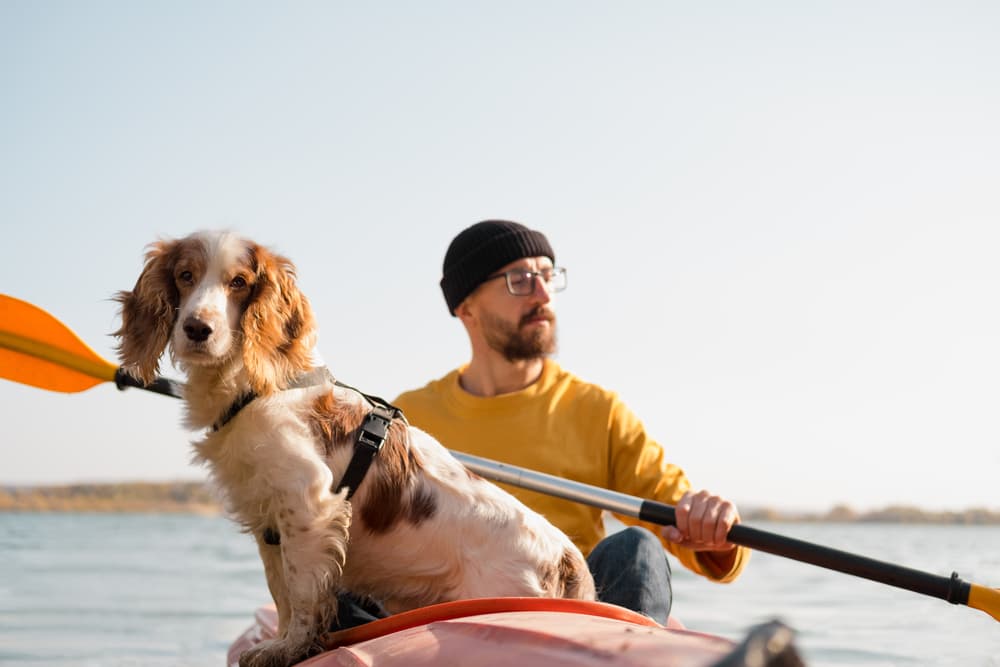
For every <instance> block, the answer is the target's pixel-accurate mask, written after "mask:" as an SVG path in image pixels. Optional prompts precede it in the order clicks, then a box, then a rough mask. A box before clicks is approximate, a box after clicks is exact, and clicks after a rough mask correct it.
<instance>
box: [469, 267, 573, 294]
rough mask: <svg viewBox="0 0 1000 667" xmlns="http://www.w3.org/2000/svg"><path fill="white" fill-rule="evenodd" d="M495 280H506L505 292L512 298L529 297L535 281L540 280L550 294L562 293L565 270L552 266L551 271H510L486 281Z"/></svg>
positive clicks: (564, 283) (494, 275) (533, 290)
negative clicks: (512, 296) (511, 295)
mask: <svg viewBox="0 0 1000 667" xmlns="http://www.w3.org/2000/svg"><path fill="white" fill-rule="evenodd" d="M497 278H506V279H507V291H508V292H510V293H511V294H513V295H514V296H531V295H532V294H534V293H535V280H536V279H538V278H541V279H542V283H543V284H544V285H545V289H547V290H548V291H550V292H562V291H563V290H564V289H566V269H564V268H563V267H561V266H554V267H552V268H551V269H542V270H541V271H527V270H525V269H512V270H510V271H504V272H503V273H494V274H493V275H492V276H488V277H487V278H486V279H485V280H483V282H486V281H487V280H496V279H497Z"/></svg>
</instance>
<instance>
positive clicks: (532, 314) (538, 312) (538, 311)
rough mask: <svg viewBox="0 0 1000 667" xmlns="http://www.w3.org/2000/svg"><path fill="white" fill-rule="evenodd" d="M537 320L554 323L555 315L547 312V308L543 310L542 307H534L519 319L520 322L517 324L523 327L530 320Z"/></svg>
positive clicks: (549, 311)
mask: <svg viewBox="0 0 1000 667" xmlns="http://www.w3.org/2000/svg"><path fill="white" fill-rule="evenodd" d="M538 318H542V319H544V320H548V321H549V322H555V321H556V314H555V313H554V312H552V311H551V310H549V309H548V308H545V307H544V306H536V307H534V308H532V309H531V310H530V311H528V312H527V313H525V315H524V316H523V317H521V321H520V323H519V324H518V326H524V325H525V324H527V323H528V322H530V321H531V320H536V319H538Z"/></svg>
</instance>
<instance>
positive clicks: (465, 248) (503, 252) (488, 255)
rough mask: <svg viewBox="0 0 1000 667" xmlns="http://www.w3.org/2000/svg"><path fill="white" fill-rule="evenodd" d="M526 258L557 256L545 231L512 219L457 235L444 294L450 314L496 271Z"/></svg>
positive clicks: (447, 265)
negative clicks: (537, 230)
mask: <svg viewBox="0 0 1000 667" xmlns="http://www.w3.org/2000/svg"><path fill="white" fill-rule="evenodd" d="M523 257H548V258H549V259H551V260H552V261H553V262H555V261H556V255H555V253H554V252H552V246H550V245H549V241H548V239H546V238H545V235H544V234H542V233H541V232H536V231H535V230H533V229H528V228H527V227H525V226H524V225H521V224H518V223H516V222H510V221H509V220H483V221H482V222H477V223H476V224H474V225H472V226H471V227H469V228H467V229H465V230H463V231H462V232H460V233H459V235H458V236H456V237H455V238H454V239H453V240H452V242H451V245H449V246H448V252H447V253H445V256H444V270H443V274H444V275H443V277H442V278H441V291H442V292H444V300H445V302H446V303H447V304H448V312H450V313H451V314H452V315H454V314H455V309H456V308H458V305H459V304H460V303H462V301H463V300H465V297H467V296H469V294H471V293H472V290H474V289H476V288H477V287H479V285H480V284H482V282H483V281H484V280H485V279H486V278H487V277H488V276H489V275H490V274H491V273H493V272H494V271H496V270H497V269H499V268H500V267H502V266H505V265H507V264H510V263H511V262H513V261H515V260H518V259H521V258H523Z"/></svg>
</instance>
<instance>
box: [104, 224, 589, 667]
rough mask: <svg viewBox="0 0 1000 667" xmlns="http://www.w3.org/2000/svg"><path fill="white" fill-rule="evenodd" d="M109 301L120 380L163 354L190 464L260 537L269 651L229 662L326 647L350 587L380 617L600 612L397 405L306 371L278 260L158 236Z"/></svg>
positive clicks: (563, 539) (562, 553)
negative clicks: (353, 472) (179, 403)
mask: <svg viewBox="0 0 1000 667" xmlns="http://www.w3.org/2000/svg"><path fill="white" fill-rule="evenodd" d="M115 300H116V301H117V302H118V303H119V304H120V307H121V308H120V314H121V327H120V328H119V329H118V330H117V331H116V332H114V335H115V336H116V337H117V339H118V345H117V352H118V354H119V357H120V360H121V363H122V368H123V369H124V370H125V371H126V372H128V373H129V374H131V375H133V376H134V377H136V378H137V379H139V380H141V381H142V382H144V383H146V384H148V383H150V382H152V381H153V380H154V378H155V377H156V375H157V373H158V372H159V363H160V358H161V357H162V356H163V354H164V352H167V351H169V355H170V358H171V360H172V361H173V363H174V365H175V366H176V367H177V368H179V369H180V370H181V371H183V372H184V374H185V375H186V379H187V381H186V385H185V388H184V391H183V394H184V400H185V405H186V416H185V423H186V426H187V427H188V428H190V429H191V430H196V431H197V430H204V437H202V438H201V439H200V440H198V441H196V442H194V443H193V444H194V449H195V461H196V462H200V463H203V464H205V465H206V466H207V468H208V470H209V473H210V477H211V479H212V481H213V482H214V484H215V486H216V487H217V488H218V489H219V491H220V492H221V496H222V500H223V501H224V504H225V508H226V510H227V512H228V514H229V515H231V516H232V517H233V518H234V519H235V521H237V522H238V523H239V524H240V526H241V527H242V528H243V530H244V531H246V532H248V533H251V534H252V535H254V537H255V538H256V540H257V544H258V549H259V552H260V556H261V559H262V560H263V563H264V570H265V575H266V578H267V584H268V588H269V589H270V592H271V595H272V597H273V598H274V602H275V605H276V607H277V610H278V638H277V639H274V640H270V641H268V642H263V643H261V644H260V645H258V646H256V647H254V648H253V649H251V650H249V651H247V652H246V653H244V654H243V656H242V657H241V659H240V664H241V665H246V666H259V665H268V666H270V665H281V666H284V665H290V664H293V663H296V662H298V661H300V660H303V659H305V658H307V657H309V656H311V655H314V654H316V653H319V652H321V651H322V650H323V648H324V647H323V644H322V638H323V635H324V633H326V632H327V631H328V629H329V628H330V626H331V624H332V623H333V622H334V621H335V620H336V615H337V595H338V593H341V592H345V591H347V592H350V593H352V594H354V595H358V596H362V597H364V598H370V599H373V600H378V601H380V602H381V603H382V604H383V606H384V607H385V609H386V610H388V611H389V612H390V613H397V612H400V611H405V610H408V609H413V608H416V607H420V606H424V605H429V604H434V603H439V602H447V601H451V600H458V599H468V598H478V597H502V596H531V597H567V598H576V599H584V600H593V599H595V591H594V582H593V579H592V578H591V575H590V572H589V570H588V569H587V564H586V561H585V560H584V558H583V555H582V554H581V553H580V551H579V550H578V549H577V548H576V546H574V544H573V543H572V542H571V541H570V539H569V538H568V537H567V536H566V535H564V534H563V533H562V532H561V531H559V530H558V529H557V528H555V527H554V526H553V525H552V524H550V523H549V522H548V521H547V520H546V519H544V518H543V517H542V516H541V515H539V514H537V513H535V512H533V511H531V510H529V509H528V508H527V507H525V506H524V505H522V504H521V503H520V502H519V501H517V500H516V499H515V498H514V497H513V496H511V495H510V494H508V493H507V492H505V491H503V490H502V489H500V488H499V487H497V486H496V485H494V484H492V483H490V482H488V481H486V480H485V479H483V478H481V477H479V476H478V475H476V474H474V473H472V472H470V471H468V470H467V469H466V468H465V467H464V466H462V465H461V463H459V462H458V461H457V460H456V459H455V458H454V457H452V456H451V455H450V453H449V452H448V450H446V449H445V448H444V447H443V446H442V445H441V444H440V443H438V442H437V441H436V440H434V439H433V438H432V437H431V436H430V435H428V434H427V433H425V432H423V431H421V430H419V429H417V428H415V427H413V426H409V425H408V424H407V423H406V422H405V418H404V417H402V416H400V415H399V414H398V413H396V412H394V411H393V410H392V408H391V406H386V405H385V404H384V403H380V402H379V401H378V400H377V399H372V397H367V396H365V395H363V394H361V393H360V392H358V391H357V390H353V389H351V388H349V387H346V386H344V385H340V384H339V383H335V382H334V381H333V380H332V378H331V377H330V376H329V375H328V374H324V373H323V371H322V369H319V371H318V369H317V367H316V364H315V362H314V347H315V343H316V323H315V318H314V315H313V312H312V310H311V307H310V305H309V302H308V300H307V299H306V297H305V296H304V295H303V294H302V293H301V292H300V291H299V289H298V287H297V284H296V278H295V267H294V265H293V264H292V263H291V262H290V261H289V260H288V259H286V258H285V257H282V256H281V255H278V254H276V253H274V252H272V251H271V250H269V249H267V248H265V247H263V246H261V245H258V244H257V243H255V242H253V241H251V240H249V239H245V238H241V237H240V236H238V235H237V234H235V233H233V232H230V231H205V232H197V233H194V234H192V235H190V236H188V237H186V238H180V239H161V240H159V241H156V242H154V243H152V244H150V245H149V246H148V248H147V251H146V254H145V263H144V266H143V268H142V271H141V273H140V275H139V278H138V280H137V281H136V283H135V287H134V288H133V289H132V291H122V292H118V293H117V294H116V295H115ZM372 424H374V426H372ZM373 431H377V432H379V433H380V434H381V435H384V444H382V446H381V450H377V448H376V450H375V451H378V453H377V455H375V456H374V458H373V459H372V460H371V464H370V468H369V469H368V470H367V473H362V474H363V478H361V479H360V481H358V480H354V482H353V487H350V486H343V483H342V482H341V480H342V479H343V478H344V476H345V473H346V471H347V470H348V468H349V467H354V464H353V463H352V459H353V458H354V453H355V449H356V448H357V447H360V446H356V441H358V440H359V439H361V440H364V439H365V438H371V437H372V432H373ZM376 435H378V434H376ZM368 451H369V452H370V451H371V449H370V448H369V450H368ZM362 460H364V457H362ZM361 467H362V468H363V467H364V466H363V464H362V465H361ZM342 487H343V488H342Z"/></svg>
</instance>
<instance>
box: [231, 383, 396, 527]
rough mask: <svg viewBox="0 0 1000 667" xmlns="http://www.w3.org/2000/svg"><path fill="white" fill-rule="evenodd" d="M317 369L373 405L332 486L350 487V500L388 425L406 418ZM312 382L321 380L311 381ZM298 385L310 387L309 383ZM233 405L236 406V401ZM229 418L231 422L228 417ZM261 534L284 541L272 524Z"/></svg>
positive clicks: (380, 401)
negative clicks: (344, 465)
mask: <svg viewBox="0 0 1000 667" xmlns="http://www.w3.org/2000/svg"><path fill="white" fill-rule="evenodd" d="M316 370H322V371H323V373H324V375H323V378H324V379H323V381H326V380H332V381H333V384H334V385H335V386H337V387H341V388H343V389H350V390H351V391H353V392H356V393H358V394H360V395H361V397H362V398H364V399H365V400H366V401H367V402H368V404H369V405H371V406H372V410H371V412H369V413H368V414H367V415H365V419H364V421H363V422H362V423H361V427H360V428H359V429H358V436H357V439H355V441H354V455H353V456H352V457H351V461H350V463H348V464H347V469H346V470H345V471H344V476H343V477H342V478H341V480H340V482H335V483H334V484H333V485H332V486H331V487H330V490H331V491H333V492H334V493H337V492H339V491H341V490H342V489H344V488H347V498H348V499H350V498H351V496H353V495H354V492H355V491H357V490H358V487H359V486H361V482H363V481H364V479H365V475H366V474H368V469H369V468H371V466H372V463H374V462H375V457H376V456H378V454H379V452H380V451H382V446H383V445H384V444H385V440H386V438H387V437H388V435H389V426H390V425H391V424H392V420H394V419H401V420H403V421H404V422H405V421H406V417H404V416H403V411H402V410H400V409H399V408H397V407H396V406H394V405H392V404H391V403H389V402H388V401H386V400H384V399H382V398H379V397H378V396H373V395H371V394H366V393H364V392H363V391H360V390H359V389H356V388H354V387H352V386H350V385H347V384H344V383H343V382H340V381H339V380H335V379H333V376H332V375H331V374H330V372H329V371H328V370H327V369H326V367H323V368H322V369H316ZM310 374H311V373H310ZM310 374H307V375H310ZM303 377H304V376H303ZM311 384H319V383H317V382H312V383H311ZM296 386H309V384H302V385H296ZM252 400H253V397H251V398H250V399H249V400H247V401H246V402H245V403H243V405H241V406H240V407H239V408H237V409H236V410H235V411H232V409H230V411H231V412H232V413H233V414H232V415H230V416H229V419H232V418H233V417H234V416H235V415H236V413H237V412H239V411H240V410H241V409H242V408H243V407H246V405H247V403H249V402H250V401H252ZM237 402H239V401H237ZM233 405H234V406H235V405H236V403H234V404H233ZM227 414H229V413H227ZM226 421H228V419H227V420H226ZM223 424H225V422H223ZM262 537H263V540H264V543H265V544H268V545H271V546H277V545H279V544H281V533H279V532H278V530H277V529H275V528H273V527H271V526H268V527H267V528H265V529H264V532H263V534H262Z"/></svg>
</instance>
